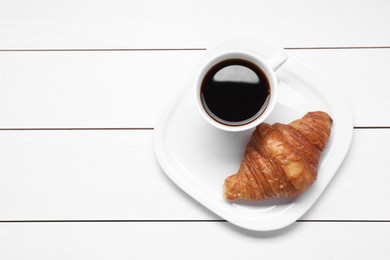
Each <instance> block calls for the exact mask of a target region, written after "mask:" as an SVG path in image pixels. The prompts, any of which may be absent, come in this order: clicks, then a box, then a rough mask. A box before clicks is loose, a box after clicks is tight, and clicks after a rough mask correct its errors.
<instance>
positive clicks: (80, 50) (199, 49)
mask: <svg viewBox="0 0 390 260" xmlns="http://www.w3.org/2000/svg"><path fill="white" fill-rule="evenodd" d="M206 49H207V48H204V47H202V48H129V49H127V48H106V49H104V48H97V49H0V52H121V51H123V52H126V51H128V52H131V51H204V50H206ZM284 49H285V50H360V49H390V46H355V47H350V46H333V47H332V46H328V47H285V48H284Z"/></svg>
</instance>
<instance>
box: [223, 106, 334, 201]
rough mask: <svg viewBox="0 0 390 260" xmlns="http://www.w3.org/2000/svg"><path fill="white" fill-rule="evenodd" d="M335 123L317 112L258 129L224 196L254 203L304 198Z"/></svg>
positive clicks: (325, 115) (228, 180)
mask: <svg viewBox="0 0 390 260" xmlns="http://www.w3.org/2000/svg"><path fill="white" fill-rule="evenodd" d="M332 122H333V120H332V118H331V117H330V116H329V115H328V114H327V113H325V112H321V111H316V112H309V113H307V114H306V115H305V116H304V117H302V118H301V119H298V120H295V121H293V122H291V123H290V124H287V125H285V124H280V123H276V124H273V125H269V124H267V123H262V124H260V125H259V126H257V127H256V129H255V131H254V132H253V133H252V137H251V140H250V141H249V143H248V145H247V147H246V150H245V154H244V158H243V160H242V162H241V166H240V168H239V170H238V172H237V173H236V174H234V175H232V176H230V177H228V178H226V180H225V183H224V197H225V198H226V199H227V200H249V201H251V200H265V199H270V198H279V197H297V196H299V195H301V194H302V193H303V192H305V191H306V190H307V189H308V188H309V187H310V185H311V184H312V183H313V182H314V181H315V180H316V179H317V170H318V164H319V161H320V157H321V153H322V151H323V150H324V148H325V146H326V144H327V142H328V140H329V136H330V128H331V125H332Z"/></svg>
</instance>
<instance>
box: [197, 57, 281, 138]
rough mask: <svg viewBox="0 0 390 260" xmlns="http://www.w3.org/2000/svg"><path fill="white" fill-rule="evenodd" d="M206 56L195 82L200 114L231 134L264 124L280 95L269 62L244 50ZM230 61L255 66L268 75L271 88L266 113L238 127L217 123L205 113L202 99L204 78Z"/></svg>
mask: <svg viewBox="0 0 390 260" xmlns="http://www.w3.org/2000/svg"><path fill="white" fill-rule="evenodd" d="M205 55H208V56H209V57H205V58H206V62H205V63H203V65H201V68H200V69H199V70H198V73H197V75H196V80H195V84H196V85H195V101H196V107H197V109H198V111H199V112H200V114H201V115H202V117H203V118H204V119H205V120H206V121H207V122H208V123H210V124H211V125H213V126H214V127H216V128H218V129H221V130H224V131H229V132H240V131H245V130H249V129H251V128H254V127H256V126H257V125H259V124H260V123H262V122H263V121H264V120H265V119H266V118H267V117H268V116H269V115H270V114H271V112H272V110H273V109H274V107H275V104H276V100H277V94H278V93H277V92H278V89H277V79H276V75H275V72H274V70H273V69H272V68H271V67H270V66H269V65H268V64H267V61H266V60H265V59H263V58H261V57H260V56H259V55H257V54H255V53H252V52H248V51H243V50H230V51H224V52H218V53H210V54H205ZM229 59H242V60H246V61H249V62H251V63H253V64H255V65H256V66H257V67H258V68H259V69H260V70H262V71H263V72H264V74H265V75H266V77H267V79H268V81H269V87H270V95H269V99H268V103H267V104H264V105H266V108H265V109H264V111H263V112H262V113H261V114H260V115H258V116H257V117H256V118H254V119H252V120H250V121H249V122H246V123H243V124H238V125H228V124H224V123H222V122H219V121H217V119H214V118H213V117H212V116H211V115H209V113H207V112H206V111H205V108H204V106H203V102H202V97H201V87H202V82H203V79H204V77H205V76H206V73H207V72H208V71H209V70H210V69H211V68H212V67H213V66H214V65H216V64H217V63H219V62H222V61H224V60H229Z"/></svg>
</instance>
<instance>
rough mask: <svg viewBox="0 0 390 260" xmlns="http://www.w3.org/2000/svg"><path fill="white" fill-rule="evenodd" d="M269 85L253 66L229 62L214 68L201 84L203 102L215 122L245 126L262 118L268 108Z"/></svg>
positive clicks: (250, 63) (247, 63)
mask: <svg viewBox="0 0 390 260" xmlns="http://www.w3.org/2000/svg"><path fill="white" fill-rule="evenodd" d="M269 94H270V85H269V82H268V79H267V77H266V75H265V74H264V72H263V71H262V70H261V69H260V68H259V67H258V66H257V65H255V64H254V63H252V62H250V61H247V60H242V59H228V60H224V61H222V62H220V63H217V64H216V65H214V66H213V67H212V68H211V69H210V70H209V71H208V72H207V73H206V75H205V77H204V78H203V81H202V85H201V100H202V104H203V107H204V108H205V110H206V111H207V113H208V114H209V115H210V116H211V117H212V118H214V119H215V120H216V121H218V122H220V123H223V124H228V125H242V124H246V123H249V122H251V121H253V120H255V119H256V118H257V117H259V116H260V115H261V114H262V113H263V111H264V109H265V108H266V107H267V104H268V99H269Z"/></svg>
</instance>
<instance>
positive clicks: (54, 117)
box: [0, 49, 390, 128]
mask: <svg viewBox="0 0 390 260" xmlns="http://www.w3.org/2000/svg"><path fill="white" fill-rule="evenodd" d="M289 52H290V53H291V54H294V55H296V56H298V57H299V58H301V59H303V60H304V61H305V62H306V63H308V64H313V67H314V68H317V69H318V70H319V71H321V72H322V73H323V74H324V75H326V76H327V77H328V78H329V79H330V80H331V81H332V82H334V83H335V84H336V85H337V86H338V87H340V89H341V90H342V91H343V92H344V93H345V94H346V95H347V97H348V99H349V101H350V104H351V107H352V111H353V112H354V121H355V125H357V126H370V125H371V126H390V117H389V113H388V111H390V103H389V102H388V97H389V96H390V88H388V87H387V86H388V84H389V82H390V73H387V70H388V68H389V67H390V49H370V50H305V51H302V50H299V51H289ZM202 53H203V51H146V52H143V51H134V52H133V51H130V52H0V86H1V88H0V118H1V120H0V128H72V127H73V128H79V127H86V128H93V127H153V126H154V121H155V119H156V117H157V116H158V115H159V113H160V111H161V109H162V108H163V107H164V104H165V103H166V102H167V100H168V98H169V97H170V96H171V94H172V92H173V90H174V89H175V87H176V86H177V85H178V84H179V82H180V81H181V80H182V78H183V77H184V75H185V73H186V72H187V71H188V70H189V69H190V68H191V66H192V65H193V64H194V62H195V61H196V60H197V59H198V58H199V57H200V56H201V55H202ZM362 100H364V101H363V102H362Z"/></svg>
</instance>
